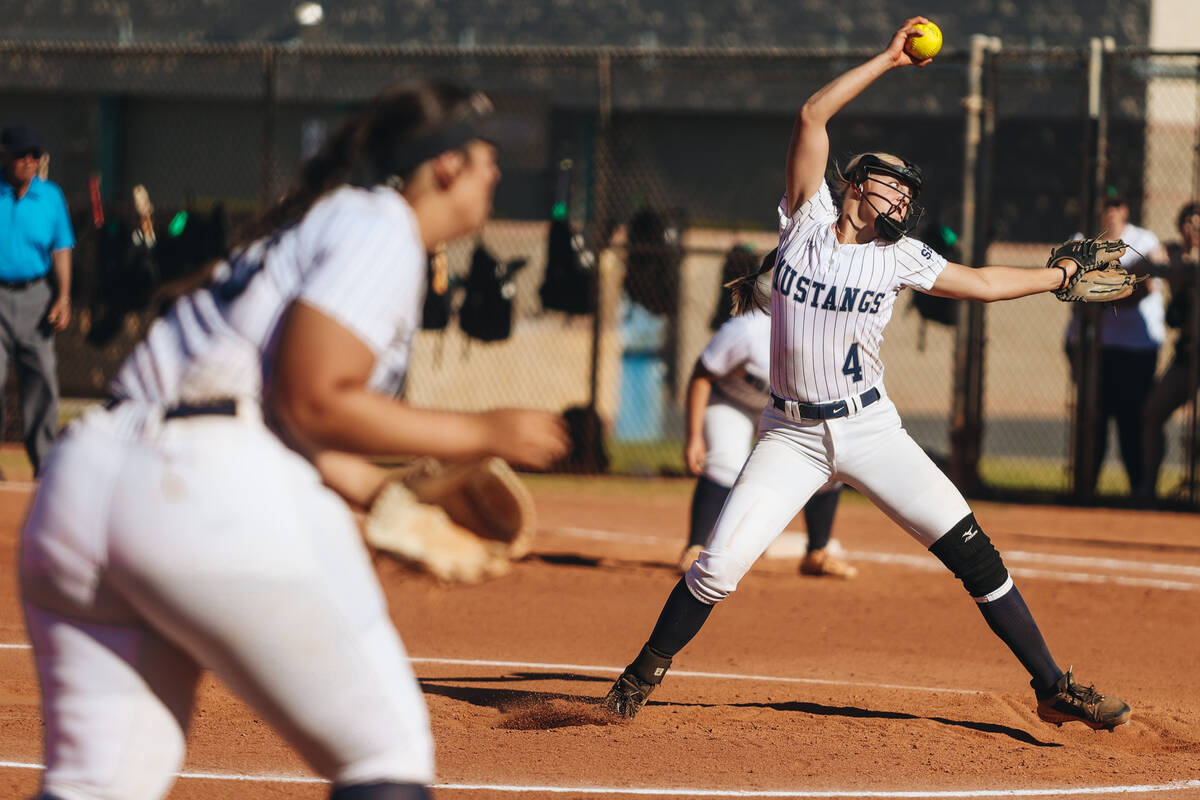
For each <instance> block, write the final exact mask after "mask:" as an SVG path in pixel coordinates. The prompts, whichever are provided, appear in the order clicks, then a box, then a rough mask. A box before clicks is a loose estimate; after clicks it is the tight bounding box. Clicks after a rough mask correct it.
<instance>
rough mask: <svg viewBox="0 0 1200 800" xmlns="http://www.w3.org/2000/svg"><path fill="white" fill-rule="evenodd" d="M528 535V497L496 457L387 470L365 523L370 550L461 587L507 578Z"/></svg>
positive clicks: (532, 527) (530, 505)
mask: <svg viewBox="0 0 1200 800" xmlns="http://www.w3.org/2000/svg"><path fill="white" fill-rule="evenodd" d="M535 529H536V520H535V517H534V508H533V498H532V497H530V495H529V491H528V490H527V489H526V488H525V485H524V484H523V483H522V482H521V479H520V478H519V477H517V475H516V473H515V472H513V470H512V468H511V467H509V466H508V464H506V463H505V462H504V460H503V459H500V458H485V459H481V460H479V461H472V462H467V463H463V464H448V465H446V464H440V463H438V462H437V461H435V460H433V459H421V460H420V461H417V462H415V463H414V464H412V465H410V466H407V467H402V468H400V469H397V470H393V471H392V473H390V474H389V476H388V479H387V480H386V481H385V483H384V486H383V488H382V489H381V490H380V492H379V494H378V495H377V496H376V498H375V501H374V502H373V503H372V504H371V509H370V512H369V513H368V515H367V519H366V523H365V525H364V530H365V533H366V539H367V543H368V544H369V545H371V546H372V547H375V548H377V549H379V550H382V551H384V552H386V553H388V554H389V555H392V556H395V557H397V558H399V559H400V560H402V561H405V562H407V563H409V564H412V565H414V566H417V567H419V568H421V569H424V570H425V571H427V572H429V573H431V574H433V575H434V576H436V577H438V578H441V579H442V580H446V581H463V582H467V583H473V582H476V581H480V580H483V579H484V578H489V577H494V576H496V575H502V574H504V573H505V572H507V571H508V569H509V566H510V564H511V562H512V560H513V559H517V558H521V557H522V556H524V555H525V554H526V553H528V552H529V550H530V547H531V546H532V544H533V533H534V530H535Z"/></svg>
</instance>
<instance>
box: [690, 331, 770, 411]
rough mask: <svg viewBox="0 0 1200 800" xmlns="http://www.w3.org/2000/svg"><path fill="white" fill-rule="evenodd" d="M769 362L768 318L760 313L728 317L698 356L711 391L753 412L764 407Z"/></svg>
mask: <svg viewBox="0 0 1200 800" xmlns="http://www.w3.org/2000/svg"><path fill="white" fill-rule="evenodd" d="M770 362H771V318H770V317H769V316H767V314H766V313H765V312H763V311H751V312H750V313H748V314H742V315H741V316H737V317H730V318H729V319H728V320H727V321H726V322H725V324H723V325H722V326H721V327H720V328H718V329H717V332H716V333H715V334H713V338H712V339H711V340H709V342H708V346H707V347H705V348H704V352H702V353H701V354H700V363H701V364H703V365H704V368H705V369H706V370H708V371H709V372H711V373H712V374H713V382H712V384H713V390H714V392H715V393H716V394H718V395H721V396H723V397H724V398H725V399H727V400H729V401H731V402H733V403H734V404H735V405H739V406H741V407H743V408H745V409H747V410H750V411H754V412H761V411H762V410H763V406H765V405H766V404H767V389H768V383H767V381H768V377H767V373H768V370H769V369H770Z"/></svg>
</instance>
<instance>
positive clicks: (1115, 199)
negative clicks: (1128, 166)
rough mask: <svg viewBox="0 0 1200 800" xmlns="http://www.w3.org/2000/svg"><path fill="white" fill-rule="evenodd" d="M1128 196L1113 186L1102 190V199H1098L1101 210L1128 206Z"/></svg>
mask: <svg viewBox="0 0 1200 800" xmlns="http://www.w3.org/2000/svg"><path fill="white" fill-rule="evenodd" d="M1128 205H1129V195H1127V194H1125V193H1124V192H1122V191H1121V190H1120V189H1118V188H1117V187H1115V186H1109V187H1108V188H1107V189H1105V190H1104V197H1102V198H1100V207H1101V208H1117V207H1118V206H1128Z"/></svg>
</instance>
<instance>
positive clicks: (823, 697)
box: [0, 479, 1200, 800]
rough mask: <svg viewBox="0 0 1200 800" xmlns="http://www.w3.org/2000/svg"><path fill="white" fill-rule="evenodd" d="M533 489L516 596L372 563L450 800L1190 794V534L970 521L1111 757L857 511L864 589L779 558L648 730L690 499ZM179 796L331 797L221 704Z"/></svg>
mask: <svg viewBox="0 0 1200 800" xmlns="http://www.w3.org/2000/svg"><path fill="white" fill-rule="evenodd" d="M531 485H532V487H533V490H534V494H535V498H536V500H537V503H538V510H539V514H540V532H539V536H538V540H537V543H536V544H535V547H534V552H533V554H532V555H531V556H530V557H528V558H526V559H525V560H523V561H522V562H521V563H519V564H517V565H515V567H514V569H513V571H512V572H511V574H509V575H507V576H505V577H502V578H498V579H494V580H491V581H489V582H486V583H483V584H480V585H476V586H444V585H440V584H438V583H436V582H435V581H433V580H431V579H429V578H427V577H424V576H419V575H414V574H412V573H411V572H408V571H406V570H405V569H404V568H402V567H401V566H399V565H398V564H396V563H394V562H392V561H389V560H387V559H383V558H380V559H379V560H378V568H379V574H380V577H381V580H382V582H383V585H384V588H385V590H386V592H387V594H388V597H389V601H390V607H391V612H392V616H393V618H394V620H395V622H396V625H397V627H398V629H399V630H400V632H401V634H402V636H403V638H404V641H405V645H406V647H407V648H408V651H409V654H410V656H412V657H413V658H414V659H415V662H414V666H415V669H416V672H417V675H418V676H419V678H420V680H421V683H422V686H423V688H424V692H425V698H426V701H427V703H428V705H429V710H430V714H431V717H432V720H433V730H434V735H435V738H436V741H437V754H438V782H439V784H440V785H441V787H442V788H439V789H438V791H437V793H436V794H437V796H439V797H464V798H471V800H475V799H476V798H481V799H482V798H489V799H490V798H501V797H509V796H511V793H512V789H513V788H514V787H527V788H526V790H525V794H526V795H527V796H533V797H551V796H554V797H564V796H566V797H571V796H583V795H584V793H585V792H587V796H589V797H604V796H619V795H618V794H617V792H618V791H619V790H622V789H624V790H630V789H637V790H641V791H642V792H643V793H648V792H647V790H649V791H651V792H654V794H655V796H672V797H688V796H695V793H696V792H701V791H703V792H705V793H712V792H714V791H725V792H730V793H734V792H754V791H774V792H780V793H783V796H786V795H787V793H796V794H793V796H797V795H798V794H799V793H809V794H805V795H804V796H808V797H812V796H826V797H834V796H853V795H854V793H862V792H868V791H869V792H881V793H885V794H884V795H883V796H887V795H888V794H891V796H897V793H901V792H906V793H918V794H917V795H913V794H907V795H905V796H910V797H911V796H920V793H932V792H950V791H955V792H962V793H963V794H962V795H960V796H971V795H972V794H973V793H976V792H978V793H983V792H993V793H995V792H1009V793H1010V794H1008V795H1006V796H1019V795H1014V794H1011V793H1014V792H1019V791H1021V790H1025V791H1029V790H1049V792H1048V793H1047V794H1043V795H1042V796H1047V795H1048V796H1060V794H1061V795H1065V794H1066V793H1068V792H1070V793H1072V795H1073V796H1080V794H1079V793H1080V790H1081V789H1084V788H1088V787H1092V788H1097V789H1101V788H1107V789H1108V791H1112V790H1113V789H1117V788H1118V787H1158V788H1156V789H1155V790H1154V791H1146V792H1145V794H1144V795H1143V796H1147V797H1152V798H1169V799H1170V800H1177V799H1178V798H1184V797H1200V727H1198V726H1197V725H1196V722H1195V720H1196V719H1197V712H1200V688H1197V681H1196V673H1197V655H1198V649H1200V646H1198V645H1197V642H1198V641H1200V517H1198V516H1196V515H1186V514H1164V513H1153V512H1145V511H1140V512H1139V511H1113V510H1084V509H1065V508H1044V507H1021V506H1001V505H991V504H982V503H981V504H976V506H975V511H976V515H977V517H978V519H979V521H980V523H981V525H982V527H983V529H984V530H985V531H987V532H988V534H989V535H990V536H991V537H992V539H993V540H994V541H995V542H996V544H997V546H998V547H999V548H1000V550H1001V552H1002V553H1004V554H1005V558H1006V563H1008V565H1009V567H1010V569H1011V570H1012V571H1013V573H1014V576H1015V578H1016V580H1017V583H1018V585H1019V586H1020V587H1021V591H1022V593H1023V594H1024V596H1025V598H1026V600H1027V601H1028V603H1029V605H1030V607H1031V608H1032V609H1033V611H1034V614H1035V616H1036V617H1037V619H1038V621H1039V623H1040V625H1041V628H1042V631H1043V633H1044V634H1045V636H1046V639H1047V641H1048V642H1049V643H1050V646H1051V649H1052V650H1053V652H1054V653H1055V655H1056V658H1057V659H1058V660H1059V663H1060V665H1061V666H1062V667H1064V668H1065V667H1068V666H1071V665H1074V666H1075V668H1076V674H1077V676H1078V677H1079V678H1080V679H1082V680H1083V681H1084V682H1086V683H1093V682H1094V683H1095V684H1096V685H1097V687H1098V688H1100V689H1101V690H1102V691H1104V692H1107V693H1112V694H1117V695H1118V696H1120V697H1122V698H1124V699H1126V700H1127V701H1128V702H1129V703H1130V705H1132V706H1133V709H1134V714H1133V719H1132V721H1131V722H1130V723H1129V724H1128V725H1125V726H1123V727H1121V728H1119V729H1118V730H1117V731H1116V732H1114V733H1098V732H1093V731H1091V730H1089V729H1087V728H1085V727H1083V726H1082V725H1078V724H1075V725H1067V726H1065V727H1063V728H1057V727H1053V726H1049V725H1046V724H1044V723H1042V722H1040V721H1039V720H1038V719H1037V717H1036V716H1035V714H1034V713H1033V693H1032V692H1031V691H1030V689H1029V687H1028V685H1027V677H1026V675H1025V673H1024V671H1023V670H1022V668H1021V667H1020V665H1019V664H1018V663H1017V662H1016V660H1015V659H1014V658H1013V657H1012V656H1011V655H1010V654H1009V653H1008V651H1007V650H1006V649H1005V648H1004V646H1003V645H1002V644H1001V643H1000V642H999V641H998V640H997V639H996V638H995V637H994V636H993V635H992V634H991V632H990V631H989V630H988V628H987V626H986V625H985V624H984V622H983V619H982V617H981V616H980V614H979V612H978V611H977V610H976V609H975V604H974V603H973V602H971V600H970V599H969V598H968V597H967V596H966V594H965V593H964V591H963V589H962V588H961V586H960V585H959V584H958V582H957V581H955V580H954V579H953V577H952V576H951V575H949V574H948V573H946V572H945V570H944V569H942V568H941V566H940V565H939V564H937V562H936V561H935V560H934V559H933V557H932V556H930V555H928V554H927V553H924V552H923V551H922V550H921V549H920V548H919V547H918V546H917V545H916V544H915V543H914V542H913V541H912V540H910V539H909V538H908V537H907V536H906V535H905V534H904V533H903V532H902V531H901V530H900V529H899V528H898V527H897V526H896V525H895V524H894V523H892V522H890V521H889V520H888V519H887V518H886V517H884V516H883V514H881V513H880V512H879V511H877V510H876V509H875V508H874V507H872V506H871V505H870V504H869V503H867V502H866V501H865V500H862V499H861V498H858V497H857V496H854V495H851V496H850V497H848V498H847V499H846V500H844V501H843V503H842V507H841V509H840V510H839V512H838V518H837V521H836V523H835V528H834V535H835V537H836V538H837V539H838V541H839V542H840V543H841V545H842V546H843V547H844V548H845V549H846V550H847V551H848V552H849V555H850V558H851V560H853V561H854V562H855V563H856V564H857V565H858V567H859V569H860V574H859V577H858V578H857V579H855V580H853V581H835V580H828V579H813V578H800V577H798V576H797V575H796V573H795V569H796V559H795V558H794V557H786V558H772V557H767V558H764V559H763V560H761V561H760V562H759V564H758V565H756V566H755V569H754V570H753V571H752V572H751V573H750V575H748V576H747V577H746V579H745V580H744V581H743V583H742V586H741V588H740V589H739V590H738V592H736V593H735V594H734V595H733V596H732V597H731V598H730V599H729V600H728V601H726V602H725V603H723V604H722V605H721V606H719V607H718V608H717V609H716V610H715V611H714V612H713V615H712V617H711V618H710V620H709V622H708V624H707V625H706V627H705V629H704V630H703V631H702V632H701V633H700V635H699V636H698V637H697V638H696V640H695V641H694V642H692V644H691V645H689V646H688V647H687V648H686V649H685V650H684V651H683V652H682V653H681V654H680V655H679V656H678V657H677V658H676V659H675V665H674V668H673V669H672V671H671V673H669V674H668V676H667V679H666V681H665V682H664V683H663V685H662V686H661V687H660V688H659V689H658V691H657V692H656V693H655V694H654V696H653V698H652V699H651V701H650V703H649V704H648V705H647V706H646V708H645V709H644V710H643V712H642V713H641V715H640V716H639V717H638V718H637V719H636V720H634V721H632V722H613V721H611V720H610V719H608V718H607V717H605V716H604V715H603V714H601V713H600V712H599V710H598V708H597V706H596V701H597V699H598V698H600V697H601V696H603V695H604V693H605V692H606V690H607V688H608V686H609V684H610V683H611V681H612V680H613V678H614V677H615V676H616V674H617V673H618V671H619V669H620V668H621V667H622V666H624V664H626V663H627V662H628V661H629V660H630V659H631V658H632V657H633V656H634V655H635V654H636V653H637V651H638V649H639V648H640V646H641V644H642V642H643V641H644V640H645V637H646V636H647V635H648V634H649V631H650V629H651V627H652V626H653V624H654V621H655V618H656V616H657V614H658V611H659V609H660V608H661V606H662V602H663V600H664V599H665V598H666V596H667V594H668V593H669V592H670V590H671V587H672V586H673V585H674V583H675V581H676V580H677V576H676V574H675V572H674V569H673V567H672V565H673V563H674V561H675V558H676V557H677V555H678V553H679V551H680V549H682V545H683V537H684V531H685V527H686V520H687V505H688V499H689V491H690V483H688V482H686V481H646V482H637V481H631V480H618V479H602V480H596V479H589V480H578V481H571V480H566V479H535V480H532V481H531ZM27 500H28V491H27V490H26V489H25V488H23V487H22V486H21V485H19V484H11V483H10V484H0V644H6V645H18V646H19V645H21V644H23V643H24V642H25V641H26V639H25V634H24V631H23V627H22V623H21V617H20V610H19V605H18V604H17V600H16V596H17V590H16V580H15V576H14V571H13V569H12V563H13V558H14V556H15V549H16V539H17V533H16V531H17V528H18V526H19V521H20V517H21V514H22V513H23V510H24V506H25V503H26V502H27ZM769 555H770V554H769ZM0 664H3V668H2V669H0V676H2V677H0V696H2V697H3V700H4V702H3V711H2V712H0V713H2V714H3V725H0V762H2V763H3V766H0V797H14V798H16V797H22V796H28V795H30V794H32V792H33V791H34V790H35V789H36V786H37V776H38V773H37V771H36V769H34V768H33V767H32V765H36V764H39V763H41V740H40V736H41V722H40V717H39V711H38V705H37V686H36V680H35V677H34V674H33V670H32V665H31V658H30V653H29V651H28V650H27V649H21V648H20V647H7V648H3V649H0ZM281 668H286V665H281ZM713 673H717V675H713ZM782 679H786V680H782ZM183 772H184V774H185V777H184V778H183V779H181V780H180V781H179V782H178V783H177V784H176V787H175V789H174V790H173V792H172V794H171V797H172V798H174V799H175V800H184V799H186V800H192V799H193V798H212V797H220V798H251V797H253V798H293V797H294V798H321V797H324V796H326V794H327V792H328V787H327V786H326V785H324V784H322V783H317V782H310V783H301V782H283V781H282V780H280V779H281V778H286V779H287V780H290V781H302V780H307V779H311V772H309V770H308V769H307V767H306V766H305V765H304V764H303V763H302V762H301V761H300V759H299V758H298V757H297V756H295V755H294V754H293V753H292V752H291V750H290V749H289V748H288V747H287V746H286V744H284V743H283V742H282V741H281V740H280V739H278V737H277V736H276V735H275V734H274V733H273V732H272V731H271V730H270V729H269V728H268V727H267V726H266V725H265V724H264V723H262V722H261V721H260V720H259V719H258V718H257V716H256V715H255V714H254V712H253V711H251V710H248V709H247V708H246V707H245V706H244V705H242V704H241V703H240V702H239V701H237V700H236V699H234V698H232V697H231V696H230V695H229V694H228V693H227V692H226V691H225V689H224V688H223V687H222V686H220V685H219V684H218V683H217V682H216V681H214V680H211V679H210V680H206V681H205V684H204V686H203V689H202V692H201V696H200V699H199V703H198V708H197V713H196V716H195V720H194V725H193V730H192V732H191V735H190V746H189V752H188V758H187V763H186V765H185V767H184V770H183ZM203 775H210V776H220V778H221V779H217V778H216V777H207V778H206V777H200V776H203ZM231 776H235V777H236V776H241V777H244V776H258V778H257V779H255V780H244V779H242V780H229V779H228V778H230V777H231ZM532 787H556V788H558V789H560V791H557V792H553V793H551V792H550V791H548V790H546V789H545V788H543V790H542V791H538V790H537V789H536V788H532ZM505 788H507V789H508V790H507V791H506V790H505ZM709 796H712V795H711V794H709ZM860 796H861V794H860ZM993 796H994V795H993ZM1083 796H1087V795H1083Z"/></svg>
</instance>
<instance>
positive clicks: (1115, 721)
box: [1037, 669, 1133, 731]
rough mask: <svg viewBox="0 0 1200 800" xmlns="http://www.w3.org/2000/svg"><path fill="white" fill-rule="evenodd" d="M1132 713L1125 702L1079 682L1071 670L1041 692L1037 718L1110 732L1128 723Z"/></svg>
mask: <svg viewBox="0 0 1200 800" xmlns="http://www.w3.org/2000/svg"><path fill="white" fill-rule="evenodd" d="M1132 714H1133V712H1132V711H1131V710H1130V708H1129V705H1128V704H1127V703H1125V701H1123V700H1120V699H1118V698H1116V697H1106V696H1104V695H1102V694H1100V693H1099V692H1097V691H1096V690H1095V688H1093V687H1091V686H1083V685H1081V684H1079V683H1076V682H1075V675H1074V674H1073V671H1072V670H1070V669H1068V670H1067V671H1066V674H1064V675H1063V676H1062V677H1061V678H1059V679H1058V682H1057V683H1056V684H1054V686H1052V687H1051V688H1050V690H1048V692H1046V693H1042V692H1038V704H1037V715H1038V718H1039V719H1041V720H1042V721H1043V722H1049V723H1051V724H1052V725H1057V726H1059V727H1060V728H1061V727H1062V725H1063V723H1064V722H1082V723H1083V724H1084V725H1087V726H1088V727H1089V728H1091V729H1093V730H1097V731H1099V730H1106V731H1111V730H1112V729H1113V728H1115V727H1117V726H1118V725H1124V724H1125V723H1126V722H1129V717H1130V716H1131V715H1132Z"/></svg>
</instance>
